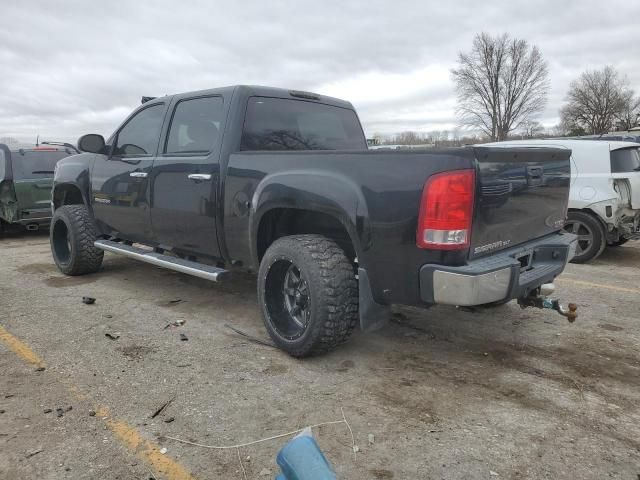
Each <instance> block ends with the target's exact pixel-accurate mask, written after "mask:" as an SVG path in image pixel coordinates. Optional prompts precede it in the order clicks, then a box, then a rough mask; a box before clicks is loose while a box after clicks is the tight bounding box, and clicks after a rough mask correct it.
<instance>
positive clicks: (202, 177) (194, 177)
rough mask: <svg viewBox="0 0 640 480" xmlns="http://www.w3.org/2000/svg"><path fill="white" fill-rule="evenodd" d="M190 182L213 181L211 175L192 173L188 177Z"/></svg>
mask: <svg viewBox="0 0 640 480" xmlns="http://www.w3.org/2000/svg"><path fill="white" fill-rule="evenodd" d="M187 177H188V178H189V180H195V181H202V180H211V174H209V173H191V174H189V175H187Z"/></svg>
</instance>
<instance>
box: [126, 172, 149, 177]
mask: <svg viewBox="0 0 640 480" xmlns="http://www.w3.org/2000/svg"><path fill="white" fill-rule="evenodd" d="M148 175H149V174H148V173H147V172H131V173H130V174H129V176H130V177H135V178H147V176H148Z"/></svg>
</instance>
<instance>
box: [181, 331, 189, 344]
mask: <svg viewBox="0 0 640 480" xmlns="http://www.w3.org/2000/svg"><path fill="white" fill-rule="evenodd" d="M187 340H189V337H187V336H186V335H185V334H184V333H181V334H180V341H182V342H186V341H187Z"/></svg>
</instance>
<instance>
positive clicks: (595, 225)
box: [564, 212, 607, 263]
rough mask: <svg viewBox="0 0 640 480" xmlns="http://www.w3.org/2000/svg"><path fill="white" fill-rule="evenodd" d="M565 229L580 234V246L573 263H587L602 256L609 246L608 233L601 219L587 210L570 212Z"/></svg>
mask: <svg viewBox="0 0 640 480" xmlns="http://www.w3.org/2000/svg"><path fill="white" fill-rule="evenodd" d="M564 230H565V231H566V232H569V233H573V234H574V235H578V246H577V247H576V255H575V257H573V259H572V260H571V262H572V263H586V262H588V261H590V260H594V259H596V258H598V257H599V256H600V254H601V253H602V252H603V251H604V248H605V247H606V246H607V242H606V234H605V231H604V227H603V226H602V224H601V223H600V221H599V220H598V219H597V218H595V217H594V216H593V215H590V214H588V213H585V212H569V215H568V219H567V223H566V224H565V226H564Z"/></svg>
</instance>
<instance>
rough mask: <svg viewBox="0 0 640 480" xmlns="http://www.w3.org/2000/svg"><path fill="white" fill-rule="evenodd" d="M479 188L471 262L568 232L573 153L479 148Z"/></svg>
mask: <svg viewBox="0 0 640 480" xmlns="http://www.w3.org/2000/svg"><path fill="white" fill-rule="evenodd" d="M474 152H475V156H476V160H477V162H478V166H477V168H478V182H477V193H476V204H475V208H474V219H473V227H472V230H471V249H470V252H469V256H470V257H471V258H476V257H480V256H483V255H487V254H491V253H493V252H496V251H499V250H502V249H504V248H508V247H514V246H516V245H519V244H521V243H524V242H527V241H529V240H533V239H535V238H539V237H542V236H544V235H547V234H549V233H553V232H555V231H558V230H560V229H562V226H563V225H564V221H565V217H566V212H567V203H568V200H569V183H570V180H571V165H570V157H571V150H567V149H560V148H558V149H556V148H547V147H537V148H536V147H526V148H523V147H507V148H502V147H475V148H474Z"/></svg>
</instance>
